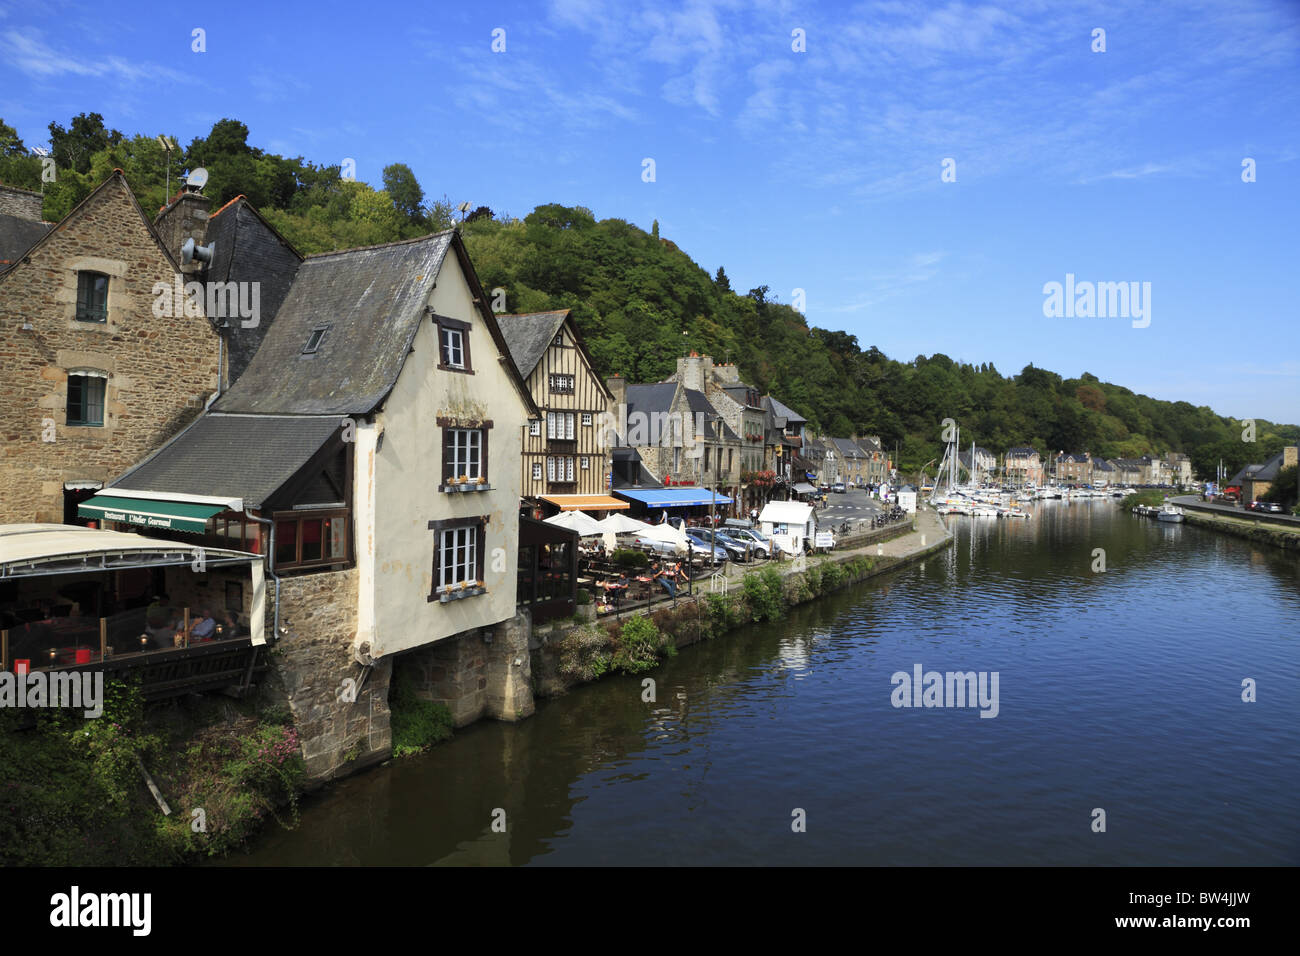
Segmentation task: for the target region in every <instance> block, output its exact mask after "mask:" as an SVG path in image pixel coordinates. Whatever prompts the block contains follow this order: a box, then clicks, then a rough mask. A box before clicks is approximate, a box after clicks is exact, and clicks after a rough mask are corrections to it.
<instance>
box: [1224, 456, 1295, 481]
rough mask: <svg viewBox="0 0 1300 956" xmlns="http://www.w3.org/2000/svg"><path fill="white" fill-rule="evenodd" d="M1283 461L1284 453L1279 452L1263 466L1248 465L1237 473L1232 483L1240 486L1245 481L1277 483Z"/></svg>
mask: <svg viewBox="0 0 1300 956" xmlns="http://www.w3.org/2000/svg"><path fill="white" fill-rule="evenodd" d="M1283 460H1284V453H1283V452H1278V453H1277V454H1276V455H1274V456H1273V457H1272V458H1270V459H1268V461H1266V462H1264V463H1263V464H1262V465H1247V466H1246V467H1245V468H1243V469H1241V471H1239V472H1237V475H1236V477H1234V478H1233V479H1232V481H1233V483H1235V484H1240V483H1241V481H1242V480H1243V479H1244V480H1247V481H1276V480H1277V473H1278V472H1279V471H1281V470H1282V462H1283Z"/></svg>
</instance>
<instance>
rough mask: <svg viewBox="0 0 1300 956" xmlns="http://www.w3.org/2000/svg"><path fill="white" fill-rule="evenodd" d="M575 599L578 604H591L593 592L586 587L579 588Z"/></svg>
mask: <svg viewBox="0 0 1300 956" xmlns="http://www.w3.org/2000/svg"><path fill="white" fill-rule="evenodd" d="M575 600H576V601H577V602H578V605H579V606H583V605H587V604H590V603H591V592H590V591H588V590H585V589H584V588H578V596H577V598H575Z"/></svg>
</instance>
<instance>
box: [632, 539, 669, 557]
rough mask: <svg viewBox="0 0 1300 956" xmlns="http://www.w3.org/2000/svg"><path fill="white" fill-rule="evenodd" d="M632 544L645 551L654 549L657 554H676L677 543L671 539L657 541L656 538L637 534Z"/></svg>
mask: <svg viewBox="0 0 1300 956" xmlns="http://www.w3.org/2000/svg"><path fill="white" fill-rule="evenodd" d="M632 545H633V546H634V547H637V548H641V549H642V550H645V551H653V552H655V553H656V554H671V555H674V556H676V554H677V545H675V544H673V543H672V542H671V541H656V540H655V539H654V538H644V537H642V536H641V535H639V534H638V535H636V536H634V537H633V538H632Z"/></svg>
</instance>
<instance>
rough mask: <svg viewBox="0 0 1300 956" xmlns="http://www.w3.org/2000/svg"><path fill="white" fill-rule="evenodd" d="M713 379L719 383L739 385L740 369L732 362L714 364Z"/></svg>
mask: <svg viewBox="0 0 1300 956" xmlns="http://www.w3.org/2000/svg"><path fill="white" fill-rule="evenodd" d="M713 380H714V381H715V382H717V383H718V384H719V385H739V384H740V369H738V368H736V366H735V365H733V364H731V363H727V364H725V365H715V366H713Z"/></svg>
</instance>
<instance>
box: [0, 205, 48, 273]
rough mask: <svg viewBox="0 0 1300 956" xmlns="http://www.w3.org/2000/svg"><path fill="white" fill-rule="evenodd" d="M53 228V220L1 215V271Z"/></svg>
mask: <svg viewBox="0 0 1300 956" xmlns="http://www.w3.org/2000/svg"><path fill="white" fill-rule="evenodd" d="M53 228H54V224H53V223H51V222H34V221H33V220H31V219H23V218H21V217H19V216H9V215H0V272H4V271H5V270H6V269H8V268H9V267H10V266H11V265H12V264H13V263H15V262H17V261H18V260H19V259H21V258H22V256H23V253H25V252H26V251H27V250H28V249H30V248H31V247H32V246H34V245H35V244H36V241H37V240H38V239H40V238H41V237H42V236H43V235H45V234H46V233H47V232H49V231H50V230H51V229H53Z"/></svg>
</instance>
